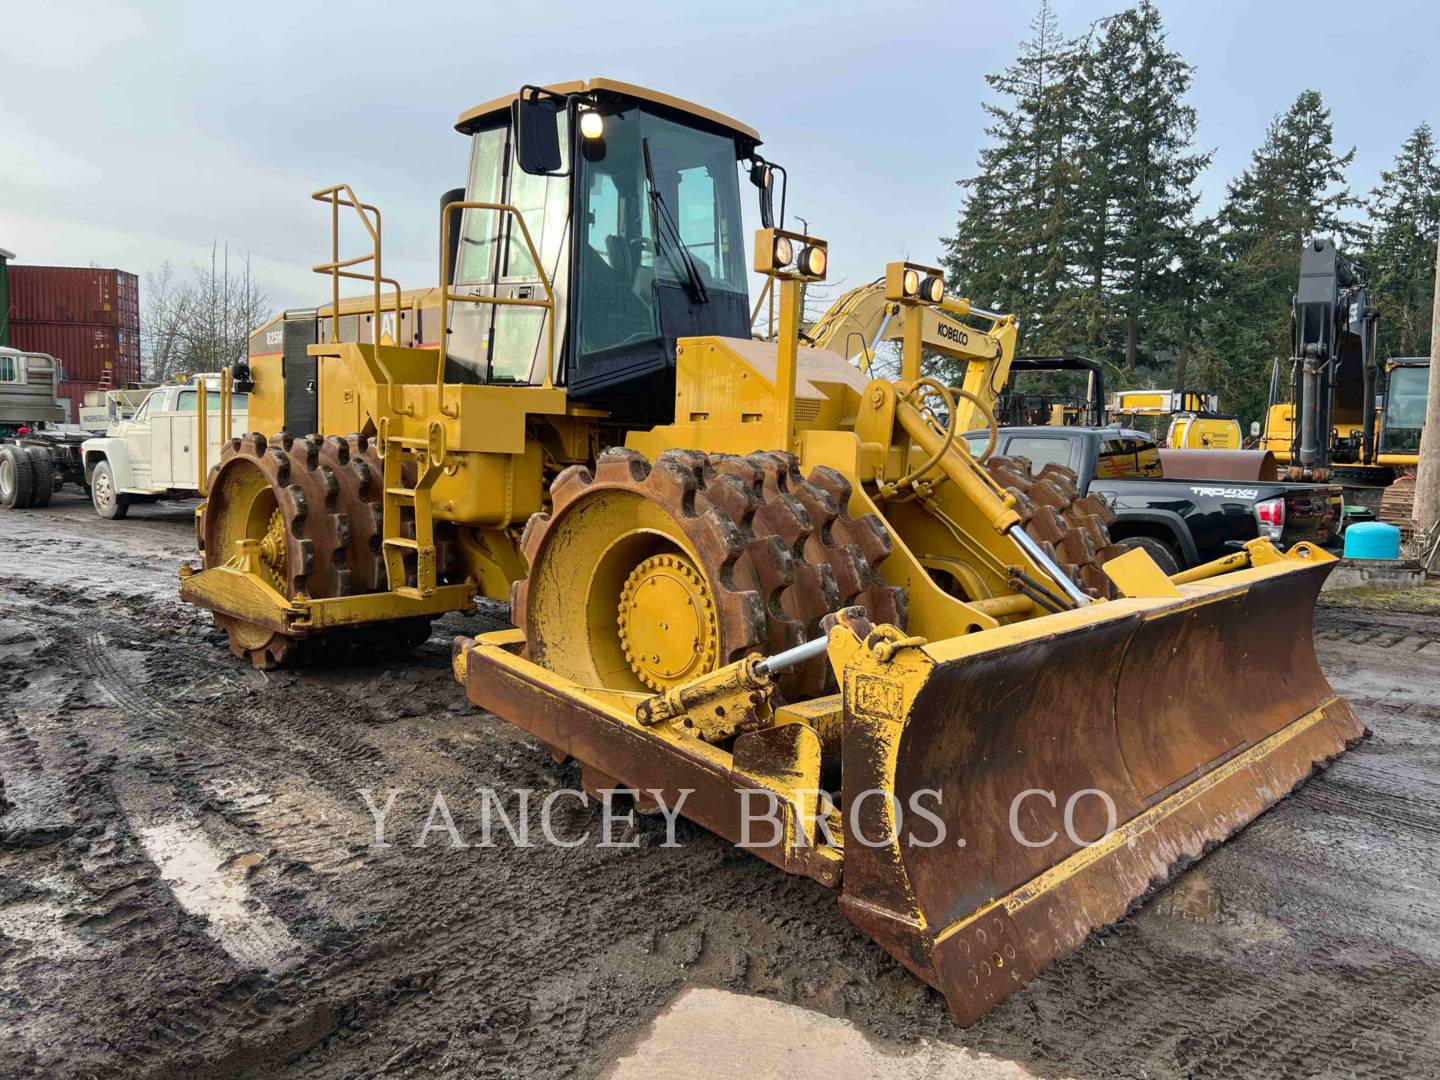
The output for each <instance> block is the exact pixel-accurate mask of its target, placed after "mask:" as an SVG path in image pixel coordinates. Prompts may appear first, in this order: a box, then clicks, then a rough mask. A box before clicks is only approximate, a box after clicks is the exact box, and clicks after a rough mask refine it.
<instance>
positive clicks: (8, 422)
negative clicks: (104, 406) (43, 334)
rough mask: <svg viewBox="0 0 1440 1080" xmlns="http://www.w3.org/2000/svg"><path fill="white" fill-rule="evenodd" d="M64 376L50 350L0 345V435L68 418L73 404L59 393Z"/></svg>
mask: <svg viewBox="0 0 1440 1080" xmlns="http://www.w3.org/2000/svg"><path fill="white" fill-rule="evenodd" d="M63 377H64V373H63V372H62V371H61V369H60V361H58V360H56V359H55V357H53V356H50V355H49V354H48V353H27V352H21V351H20V350H19V349H11V348H6V347H3V346H0V437H5V436H14V435H17V434H19V432H20V429H21V428H22V427H28V428H35V427H38V426H40V425H41V424H61V423H65V422H66V421H68V420H69V419H70V406H69V404H68V403H67V402H66V401H65V400H64V399H62V398H61V397H60V380H61V379H62V378H63Z"/></svg>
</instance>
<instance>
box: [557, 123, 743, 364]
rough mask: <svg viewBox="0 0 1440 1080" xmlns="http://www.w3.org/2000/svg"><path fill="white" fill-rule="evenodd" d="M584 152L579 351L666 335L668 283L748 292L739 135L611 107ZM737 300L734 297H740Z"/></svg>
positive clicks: (696, 296) (703, 295) (706, 296)
mask: <svg viewBox="0 0 1440 1080" xmlns="http://www.w3.org/2000/svg"><path fill="white" fill-rule="evenodd" d="M582 149H583V152H582V154H581V155H580V161H579V169H578V176H579V189H580V190H579V197H578V203H579V205H578V210H579V216H578V224H579V228H578V230H577V231H578V233H579V236H578V239H579V245H578V248H579V250H578V257H579V268H578V273H577V275H576V279H575V283H576V295H575V317H576V320H577V326H578V330H579V334H578V346H579V347H578V349H577V353H578V357H577V359H578V361H579V363H580V365H581V366H582V367H583V366H584V363H585V359H586V357H587V356H595V355H597V354H605V353H610V352H613V351H614V350H617V349H625V348H626V347H627V346H633V345H635V344H637V343H641V342H645V341H651V340H656V339H658V338H660V337H661V310H660V307H661V305H660V290H662V289H679V290H682V291H683V292H684V293H685V294H687V295H688V297H689V299H690V302H691V303H693V304H696V305H706V304H708V303H710V302H711V297H710V294H711V293H714V292H719V293H727V294H731V296H732V297H733V296H734V295H735V294H738V295H740V296H743V295H744V294H745V292H746V280H745V261H744V244H743V241H742V226H741V220H740V186H739V178H738V175H737V168H736V147H735V141H734V139H733V138H731V137H728V136H725V135H718V134H712V133H710V132H706V131H697V130H695V129H694V128H689V127H685V126H683V125H681V124H677V123H674V122H672V121H670V120H666V119H664V118H663V117H660V116H656V115H653V114H651V113H648V112H645V111H644V110H643V109H642V108H640V107H638V106H632V107H630V108H625V109H620V110H617V111H615V112H610V113H607V114H606V115H605V130H604V136H603V138H601V139H598V140H595V141H594V142H590V143H587V144H585V145H584V146H583V148H582ZM732 302H733V301H732Z"/></svg>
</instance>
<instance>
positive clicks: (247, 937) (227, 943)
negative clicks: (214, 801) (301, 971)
mask: <svg viewBox="0 0 1440 1080" xmlns="http://www.w3.org/2000/svg"><path fill="white" fill-rule="evenodd" d="M139 835H140V842H141V843H142V844H144V846H145V850H146V852H147V853H148V854H149V856H150V858H151V859H152V860H153V861H154V863H155V865H156V866H157V867H159V869H160V876H161V877H162V878H164V879H165V882H166V884H168V885H169V886H170V889H171V891H172V892H173V893H174V894H175V899H176V900H177V901H178V902H179V903H180V906H181V907H183V908H184V909H185V910H186V911H188V912H190V913H191V914H193V915H203V916H204V917H205V918H206V919H208V920H209V924H208V926H207V929H208V930H209V932H210V936H211V937H213V938H214V939H215V940H216V941H218V942H219V943H220V945H221V947H223V948H224V949H225V951H226V952H228V953H229V954H230V955H231V956H232V957H234V958H235V959H236V960H237V961H238V962H239V963H241V964H244V965H245V966H246V967H253V968H263V969H264V970H267V971H275V970H279V969H281V968H284V967H287V966H289V964H290V963H292V962H293V961H294V960H295V959H296V958H297V957H298V954H299V952H300V944H299V942H297V941H296V940H295V938H294V937H292V936H291V934H290V931H289V930H287V929H286V928H285V925H284V923H282V922H281V921H280V920H279V919H277V918H276V917H275V916H274V915H273V914H272V913H271V912H270V910H269V909H268V908H266V907H265V905H264V904H262V903H261V902H260V901H258V900H255V899H253V898H252V897H251V896H250V890H249V889H248V887H247V886H246V883H245V877H246V874H247V873H248V872H249V871H250V869H251V868H252V867H254V866H255V865H256V864H257V863H258V862H259V861H260V856H259V855H257V854H255V853H253V852H247V853H244V854H242V855H238V856H231V855H230V854H228V853H226V852H224V851H222V850H221V849H220V848H218V847H216V846H215V844H214V843H212V842H211V840H210V838H209V837H208V836H206V835H205V833H204V831H203V830H202V829H201V828H200V827H199V826H198V825H195V824H193V823H191V822H188V821H183V820H176V821H167V822H164V823H161V824H156V825H150V826H147V827H145V828H142V829H140V830H139Z"/></svg>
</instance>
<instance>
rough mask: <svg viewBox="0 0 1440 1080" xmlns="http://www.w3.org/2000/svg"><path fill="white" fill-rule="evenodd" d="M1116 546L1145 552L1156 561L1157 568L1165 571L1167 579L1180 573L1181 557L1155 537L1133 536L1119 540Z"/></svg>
mask: <svg viewBox="0 0 1440 1080" xmlns="http://www.w3.org/2000/svg"><path fill="white" fill-rule="evenodd" d="M1116 544H1117V545H1119V546H1120V547H1122V548H1124V549H1125V550H1126V551H1135V550H1136V549H1138V550H1140V551H1143V552H1145V553H1146V554H1147V555H1149V556H1150V558H1152V559H1154V560H1155V565H1156V566H1158V567H1160V569H1161V570H1163V571H1165V574H1166V576H1167V577H1168V576H1169V575H1171V574H1178V573H1179V572H1180V556H1179V555H1178V554H1177V553H1176V551H1175V549H1174V548H1173V547H1171V546H1170V545H1169V544H1167V543H1165V541H1164V540H1158V539H1156V538H1155V537H1153V536H1132V537H1130V538H1128V539H1126V540H1117V541H1116Z"/></svg>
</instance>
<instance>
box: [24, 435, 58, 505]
mask: <svg viewBox="0 0 1440 1080" xmlns="http://www.w3.org/2000/svg"><path fill="white" fill-rule="evenodd" d="M25 452H26V453H27V454H29V455H30V466H31V468H33V469H34V470H35V494H34V495H33V496H31V501H30V505H31V506H36V507H39V506H49V505H50V496H51V495H54V494H55V475H56V470H55V462H54V459H53V458H52V457H51V456H50V451H49V450H46V449H45V448H44V447H43V446H27V447H26V448H25Z"/></svg>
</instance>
